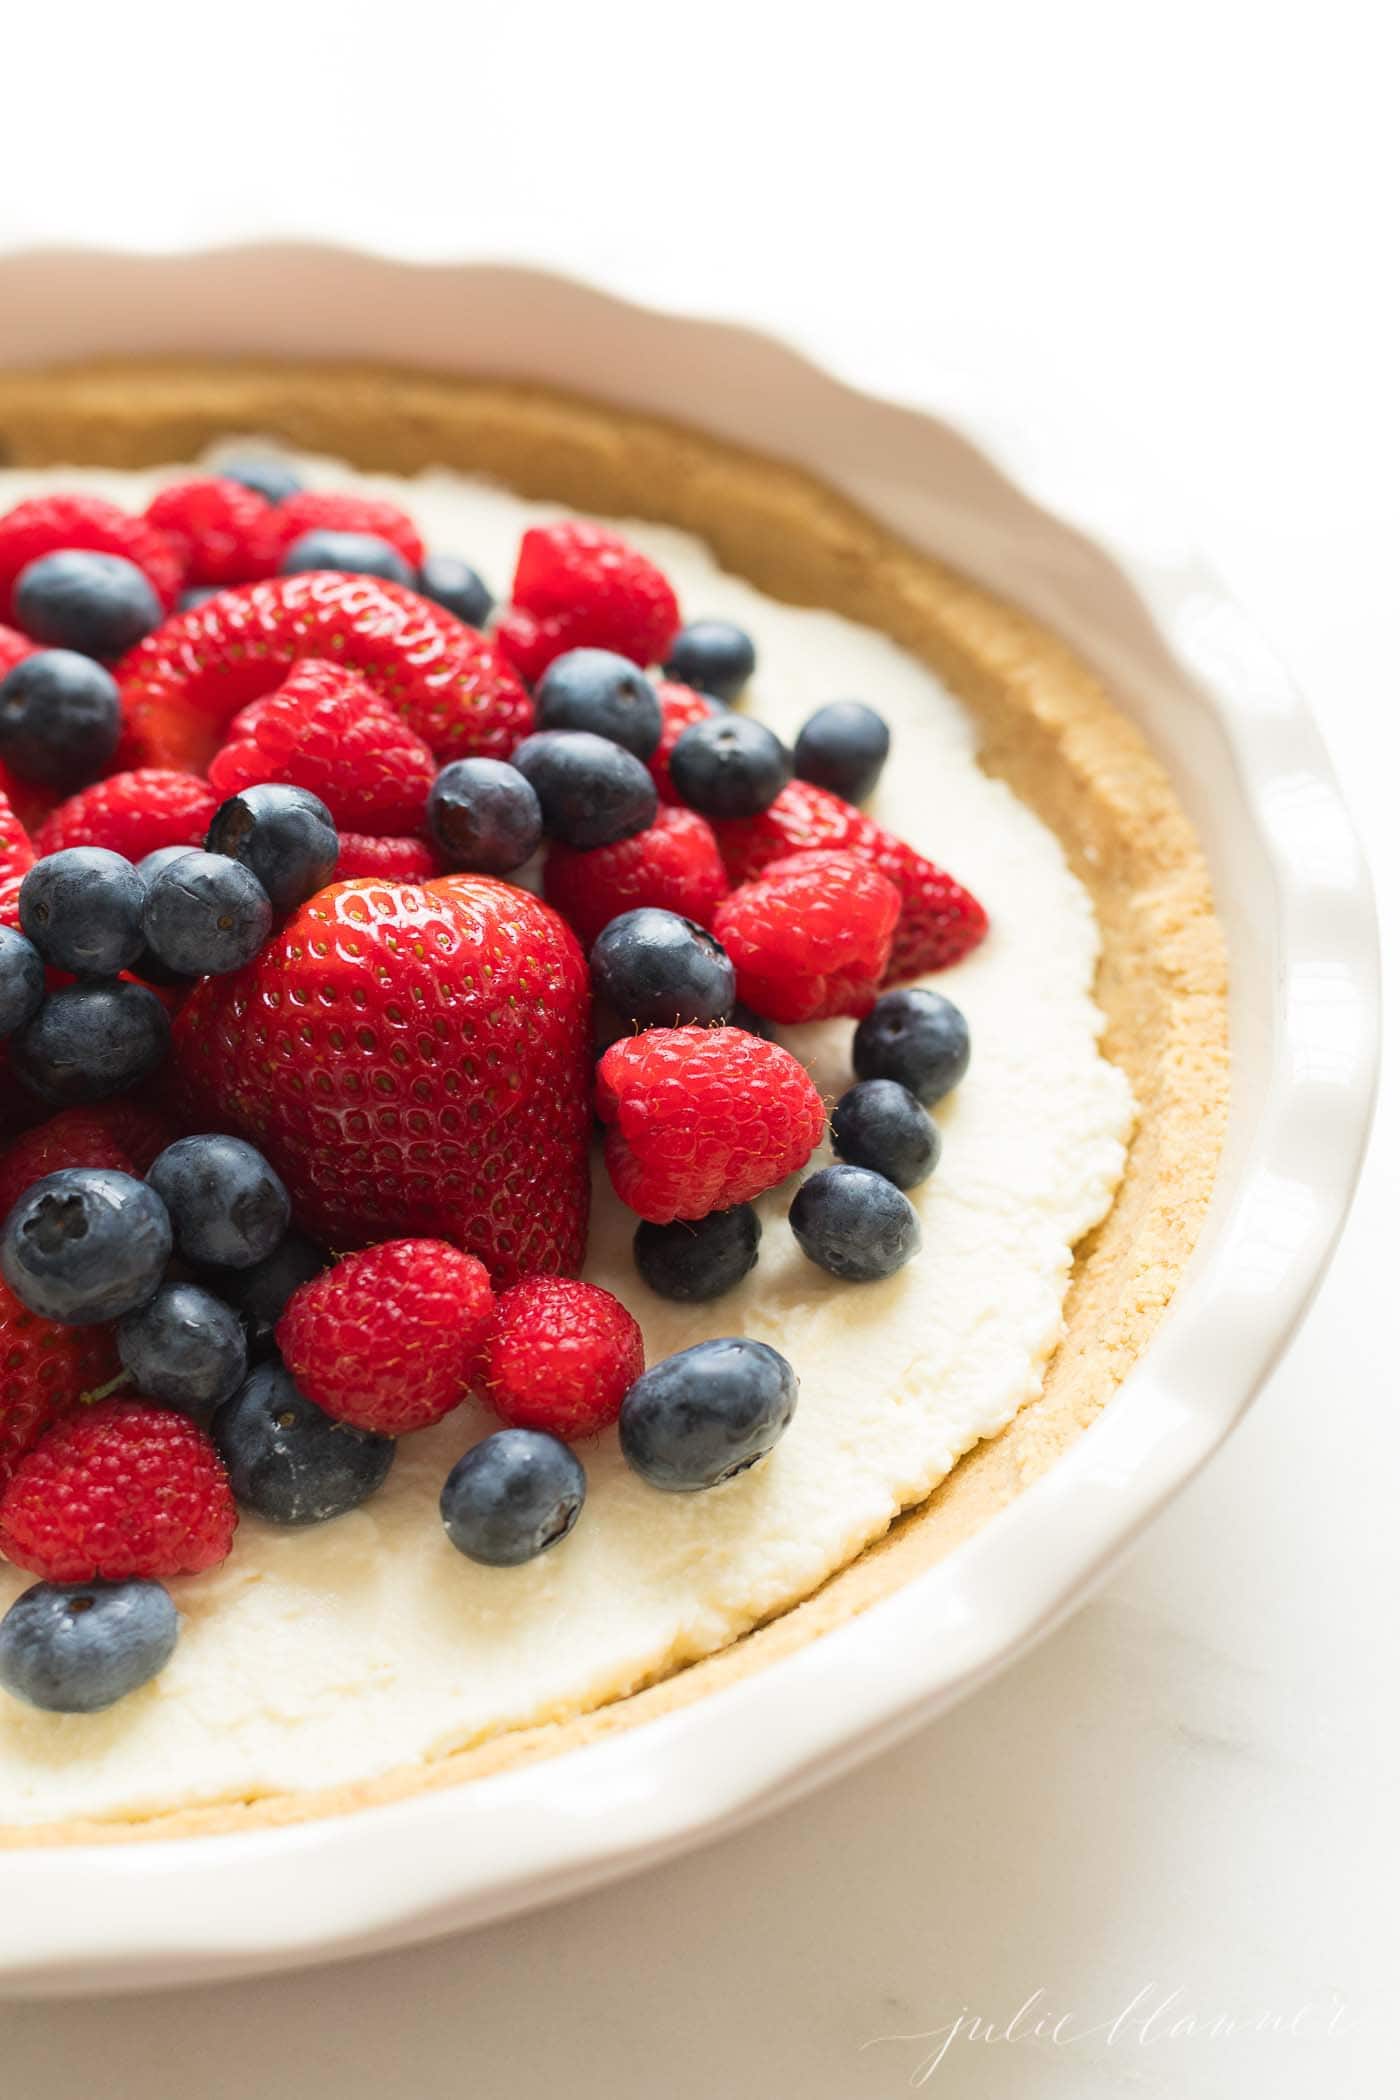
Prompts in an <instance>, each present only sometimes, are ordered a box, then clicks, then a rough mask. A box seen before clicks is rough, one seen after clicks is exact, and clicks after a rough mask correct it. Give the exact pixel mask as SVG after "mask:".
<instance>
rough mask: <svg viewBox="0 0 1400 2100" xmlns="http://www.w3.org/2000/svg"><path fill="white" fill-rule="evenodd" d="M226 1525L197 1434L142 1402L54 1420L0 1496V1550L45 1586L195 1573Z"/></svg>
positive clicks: (223, 1481)
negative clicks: (35, 1576) (47, 1583)
mask: <svg viewBox="0 0 1400 2100" xmlns="http://www.w3.org/2000/svg"><path fill="white" fill-rule="evenodd" d="M237 1524H238V1512H237V1511H236V1510H235V1508H234V1506H233V1497H232V1495H231V1494H230V1493H229V1484H228V1480H227V1478H226V1477H225V1473H224V1469H223V1466H222V1465H221V1463H220V1461H219V1455H218V1453H217V1452H216V1451H215V1449H214V1446H213V1445H212V1444H211V1443H210V1441H209V1438H208V1437H207V1436H206V1435H205V1434H204V1431H203V1430H202V1429H199V1428H197V1427H196V1426H195V1424H194V1423H193V1422H192V1421H190V1419H189V1417H188V1416H187V1415H182V1414H174V1413H172V1412H170V1411H169V1410H168V1409H166V1408H163V1407H151V1406H149V1405H147V1403H146V1402H145V1401H142V1400H103V1401H99V1402H98V1403H97V1405H96V1406H93V1407H84V1408H79V1409H78V1411H77V1412H76V1413H75V1414H71V1415H65V1416H64V1417H63V1419H62V1420H61V1421H58V1422H55V1424H54V1425H53V1427H52V1429H50V1430H49V1431H48V1432H47V1434H46V1435H45V1436H43V1437H42V1438H41V1439H40V1441H39V1442H38V1443H37V1444H36V1445H35V1447H34V1449H33V1450H32V1451H31V1452H30V1453H29V1455H28V1457H27V1458H22V1459H21V1460H20V1462H19V1464H18V1465H17V1466H16V1467H15V1470H14V1473H13V1475H12V1477H11V1479H10V1484H9V1486H8V1487H7V1488H6V1489H5V1492H4V1495H3V1496H0V1549H3V1550H4V1552H5V1555H6V1557H7V1558H8V1559H10V1560H12V1561H14V1563H15V1565H16V1566H17V1567H21V1568H28V1569H29V1570H30V1571H31V1573H33V1574H35V1575H42V1576H43V1577H44V1578H45V1579H46V1580H47V1581H49V1582H88V1581H91V1579H92V1578H93V1577H94V1576H101V1577H103V1578H104V1579H105V1580H107V1581H109V1582H120V1581H124V1580H125V1579H126V1578H127V1577H129V1576H161V1577H164V1576H169V1575H197V1574H198V1573H199V1572H200V1570H201V1569H203V1568H212V1567H216V1566H217V1565H218V1563H219V1562H220V1561H221V1560H223V1559H225V1558H226V1557H227V1554H228V1550H229V1547H230V1546H231V1545H232V1544H233V1534H234V1531H235V1529H236V1527H237Z"/></svg>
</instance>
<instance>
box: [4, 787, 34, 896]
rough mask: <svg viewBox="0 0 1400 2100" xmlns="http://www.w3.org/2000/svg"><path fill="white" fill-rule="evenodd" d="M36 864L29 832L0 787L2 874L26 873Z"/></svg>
mask: <svg viewBox="0 0 1400 2100" xmlns="http://www.w3.org/2000/svg"><path fill="white" fill-rule="evenodd" d="M33 865H34V848H33V846H32V845H31V844H30V841H29V833H28V832H27V831H26V830H25V828H24V826H23V824H21V823H20V820H19V818H18V817H17V816H16V815H15V811H14V806H13V804H12V803H11V801H10V798H9V796H8V795H7V794H6V793H5V791H4V789H3V788H0V876H2V875H25V874H27V873H28V872H29V870H30V869H31V868H32V867H33Z"/></svg>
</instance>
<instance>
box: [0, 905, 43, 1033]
mask: <svg viewBox="0 0 1400 2100" xmlns="http://www.w3.org/2000/svg"><path fill="white" fill-rule="evenodd" d="M43 1003H44V960H43V957H42V956H41V955H40V953H39V951H38V949H37V948H36V947H35V946H34V944H33V942H32V941H27V940H26V939H25V938H24V935H23V934H22V933H20V932H18V931H17V929H16V928H15V927H13V926H0V1038H3V1037H4V1036H7V1035H13V1034H14V1032H15V1030H16V1029H17V1028H23V1026H24V1024H25V1022H26V1021H32V1020H33V1018H34V1016H35V1014H37V1013H38V1011H39V1008H40V1007H41V1006H42V1005H43Z"/></svg>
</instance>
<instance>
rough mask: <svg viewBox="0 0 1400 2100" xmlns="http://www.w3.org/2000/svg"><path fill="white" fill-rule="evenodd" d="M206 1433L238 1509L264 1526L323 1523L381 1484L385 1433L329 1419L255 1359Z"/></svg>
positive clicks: (279, 1368)
mask: <svg viewBox="0 0 1400 2100" xmlns="http://www.w3.org/2000/svg"><path fill="white" fill-rule="evenodd" d="M209 1434H210V1435H211V1436H212V1437H213V1439H214V1442H215V1444H216V1445H217V1446H218V1449H219V1455H220V1457H221V1458H222V1459H223V1462H224V1464H225V1465H226V1466H227V1468H228V1477H229V1485H230V1487H231V1488H232V1489H233V1492H234V1494H235V1496H236V1497H237V1499H238V1500H239V1501H240V1502H241V1503H242V1504H243V1506H244V1508H245V1509H251V1510H253V1511H255V1512H256V1514H257V1515H258V1516H260V1517H266V1518H267V1520H268V1522H269V1523H270V1524H324V1523H326V1522H328V1521H329V1519H330V1518H331V1517H339V1516H343V1515H344V1513H345V1511H346V1510H348V1509H357V1508H358V1507H359V1505H360V1503H362V1502H365V1501H367V1500H368V1499H369V1497H370V1496H371V1495H372V1494H374V1492H375V1490H376V1489H377V1488H381V1487H383V1485H384V1482H385V1480H386V1479H387V1477H388V1473H389V1468H390V1466H392V1464H393V1463H394V1451H395V1445H394V1440H393V1438H392V1437H387V1436H376V1435H375V1434H374V1433H373V1431H371V1430H368V1429H355V1428H353V1427H352V1426H351V1424H350V1423H349V1422H337V1421H336V1420H335V1419H334V1417H333V1416H331V1415H328V1414H327V1413H326V1412H325V1411H324V1409H322V1408H319V1407H317V1405H316V1403H315V1401H314V1400H308V1399H307V1397H306V1395H305V1393H303V1392H301V1391H300V1390H299V1388H298V1387H297V1386H296V1384H295V1383H294V1382H293V1379H292V1375H291V1372H290V1371H288V1370H287V1368H286V1366H285V1365H284V1364H281V1363H266V1364H259V1365H258V1368H257V1369H256V1371H254V1372H253V1373H252V1374H251V1375H250V1376H249V1378H248V1379H247V1380H246V1381H245V1383H244V1384H243V1385H242V1386H240V1388H239V1390H238V1391H237V1392H236V1393H235V1394H234V1396H233V1398H232V1399H231V1400H225V1402H224V1404H223V1406H222V1407H221V1408H219V1410H218V1411H217V1413H216V1414H215V1416H214V1419H213V1421H212V1422H211V1423H210V1425H209Z"/></svg>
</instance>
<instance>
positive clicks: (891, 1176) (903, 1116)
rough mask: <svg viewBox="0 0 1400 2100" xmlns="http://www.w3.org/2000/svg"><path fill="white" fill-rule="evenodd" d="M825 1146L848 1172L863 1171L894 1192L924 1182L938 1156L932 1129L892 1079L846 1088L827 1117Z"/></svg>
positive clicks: (910, 1097)
mask: <svg viewBox="0 0 1400 2100" xmlns="http://www.w3.org/2000/svg"><path fill="white" fill-rule="evenodd" d="M831 1142H832V1144H833V1146H834V1147H835V1149H836V1150H837V1151H838V1152H839V1153H840V1155H841V1157H842V1159H845V1160H849V1161H850V1163H851V1165H852V1166H853V1167H869V1169H870V1171H871V1173H872V1174H883V1175H884V1177H885V1179H886V1181H892V1182H893V1183H894V1185H895V1187H896V1188H897V1189H912V1188H917V1187H918V1185H919V1183H920V1182H921V1181H927V1180H928V1177H929V1175H930V1174H931V1173H932V1172H933V1170H934V1168H935V1167H936V1166H937V1165H938V1154H939V1152H940V1150H941V1140H940V1138H939V1135H938V1131H937V1129H936V1128H935V1126H934V1125H933V1123H932V1122H930V1120H929V1117H928V1115H927V1113H926V1112H925V1110H924V1109H922V1108H921V1107H920V1106H919V1103H918V1102H917V1101H916V1100H915V1098H914V1096H913V1095H912V1094H911V1093H910V1091H909V1089H908V1087H907V1086H901V1085H900V1083H899V1081H898V1080H897V1079H862V1080H860V1081H859V1083H858V1084H857V1085H855V1086H853V1087H848V1088H847V1090H846V1092H845V1093H844V1094H843V1095H842V1096H841V1099H840V1100H839V1101H838V1102H837V1104H836V1106H835V1108H834V1109H833V1110H832V1112H831Z"/></svg>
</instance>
